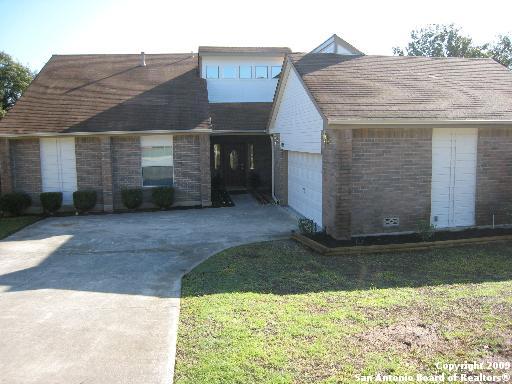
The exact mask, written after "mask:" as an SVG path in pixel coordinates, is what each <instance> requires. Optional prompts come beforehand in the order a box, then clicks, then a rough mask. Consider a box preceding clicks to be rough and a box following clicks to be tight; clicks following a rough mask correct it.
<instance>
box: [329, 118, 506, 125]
mask: <svg viewBox="0 0 512 384" xmlns="http://www.w3.org/2000/svg"><path fill="white" fill-rule="evenodd" d="M327 123H328V124H329V125H341V126H354V125H356V126H363V125H364V126H368V125H379V126H389V125H391V126H397V125H425V126H427V125H428V126H439V125H512V120H463V119H461V120H423V119H365V120H362V119H358V120H349V119H327Z"/></svg>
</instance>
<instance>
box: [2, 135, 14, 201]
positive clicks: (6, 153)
mask: <svg viewBox="0 0 512 384" xmlns="http://www.w3.org/2000/svg"><path fill="white" fill-rule="evenodd" d="M11 191H12V173H11V151H10V140H9V139H3V138H0V193H8V192H11Z"/></svg>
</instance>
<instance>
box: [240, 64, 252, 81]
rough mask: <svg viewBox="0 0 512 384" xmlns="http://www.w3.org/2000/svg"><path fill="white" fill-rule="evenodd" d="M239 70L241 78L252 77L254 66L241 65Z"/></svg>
mask: <svg viewBox="0 0 512 384" xmlns="http://www.w3.org/2000/svg"><path fill="white" fill-rule="evenodd" d="M239 70H240V78H241V79H252V67H251V66H250V65H241V66H240V69H239Z"/></svg>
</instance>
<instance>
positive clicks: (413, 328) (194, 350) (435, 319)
mask: <svg viewBox="0 0 512 384" xmlns="http://www.w3.org/2000/svg"><path fill="white" fill-rule="evenodd" d="M511 341H512V244H501V245H492V246H474V247H471V248H458V249H444V250H433V251H429V252H418V253H403V254H387V255H365V256H353V257H322V256H319V255H316V254H314V253H311V252H310V251H308V250H306V249H304V248H302V247H301V246H299V245H297V244H295V243H293V242H291V241H278V242H268V243H260V244H252V245H247V246H241V247H237V248H232V249H229V250H227V251H224V252H222V253H220V254H218V255H216V256H214V257H212V258H211V259H209V260H208V261H206V262H205V263H203V264H201V265H200V266H199V267H197V268H196V269H195V270H194V271H192V272H191V273H190V274H189V275H187V276H186V277H185V278H184V280H183V291H182V302H181V314H180V324H179V331H178V344H177V361H176V373H175V380H176V383H179V384H183V383H193V384H201V383H208V384H214V383H355V382H357V381H356V379H355V375H356V374H360V375H374V374H377V373H381V374H394V375H405V374H416V373H422V374H435V373H442V372H447V371H443V369H437V368H436V367H435V363H436V362H450V363H463V362H464V361H466V360H467V361H473V360H477V361H484V360H485V361H487V360H491V361H498V360H499V361H503V360H505V361H512V347H511ZM459 372H460V371H459ZM494 373H503V371H499V370H498V371H495V372H494Z"/></svg>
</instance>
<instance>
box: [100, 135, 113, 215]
mask: <svg viewBox="0 0 512 384" xmlns="http://www.w3.org/2000/svg"><path fill="white" fill-rule="evenodd" d="M100 147H101V184H102V190H103V211H105V212H112V211H114V200H113V187H112V148H111V138H110V136H100Z"/></svg>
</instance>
